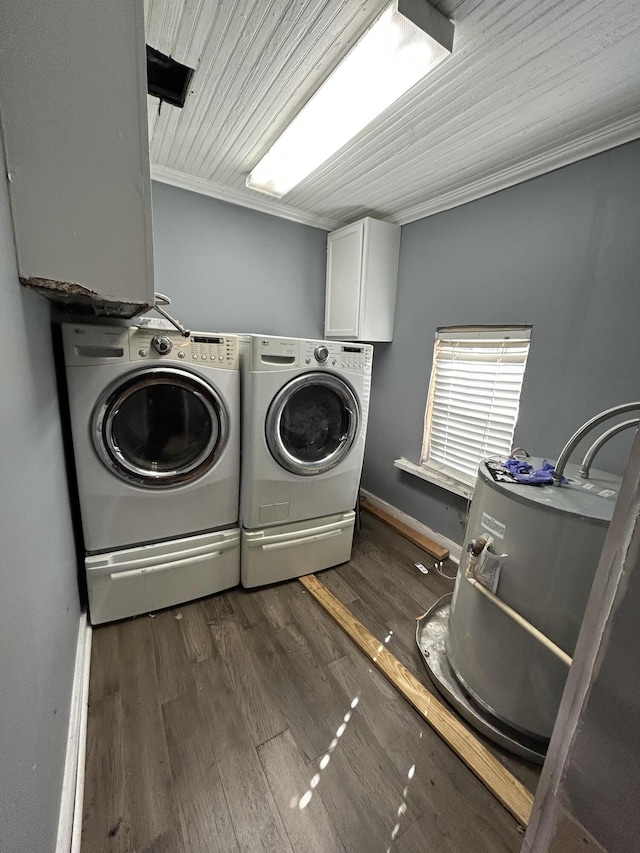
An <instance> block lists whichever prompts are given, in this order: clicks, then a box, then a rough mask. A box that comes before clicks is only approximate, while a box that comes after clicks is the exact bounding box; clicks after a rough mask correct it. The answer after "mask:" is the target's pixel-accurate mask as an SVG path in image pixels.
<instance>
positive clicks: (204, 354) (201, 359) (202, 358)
mask: <svg viewBox="0 0 640 853" xmlns="http://www.w3.org/2000/svg"><path fill="white" fill-rule="evenodd" d="M206 360H207V356H206V353H204V352H203V353H202V355H201V356H200V361H206Z"/></svg>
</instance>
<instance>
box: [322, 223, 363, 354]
mask: <svg viewBox="0 0 640 853" xmlns="http://www.w3.org/2000/svg"><path fill="white" fill-rule="evenodd" d="M363 244H364V222H356V223H354V224H353V225H348V226H347V227H345V228H340V229H339V230H338V231H334V232H333V233H332V234H329V236H328V238H327V293H326V304H325V335H326V337H328V338H329V337H331V338H343V339H348V338H357V337H358V332H359V327H360V312H361V285H362V249H363Z"/></svg>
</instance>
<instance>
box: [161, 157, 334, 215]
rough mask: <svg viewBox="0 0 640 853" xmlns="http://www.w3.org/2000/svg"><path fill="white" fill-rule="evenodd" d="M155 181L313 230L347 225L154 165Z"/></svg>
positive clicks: (263, 197) (264, 197)
mask: <svg viewBox="0 0 640 853" xmlns="http://www.w3.org/2000/svg"><path fill="white" fill-rule="evenodd" d="M151 178H152V180H154V181H159V182H160V183H162V184H170V185H171V186H173V187H180V188H181V189H183V190H190V191H191V192H194V193H199V194H200V195H206V196H210V197H211V198H217V199H219V200H220V201H226V202H229V203H230V204H237V205H240V207H248V208H250V209H251V210H257V211H258V212H259V213H268V214H270V215H271V216H279V217H280V218H281V219H288V220H290V221H291V222H298V223H300V224H301V225H310V226H312V227H313V228H321V229H322V230H323V231H334V230H335V229H336V228H340V226H341V225H344V223H343V222H340V221H338V220H333V219H327V218H325V217H321V216H314V215H313V214H312V213H308V212H307V211H304V210H299V209H298V208H295V207H287V206H286V205H283V204H281V203H279V202H277V201H276V200H273V201H271V200H270V199H269V198H267V197H266V196H260V195H256V198H253V194H252V196H248V195H247V194H246V193H244V192H242V191H240V190H236V189H233V188H231V187H225V186H222V185H221V184H214V183H213V182H212V181H207V180H205V179H204V178H198V177H195V176H193V175H187V174H186V173H185V172H179V171H177V170H176V169H169V168H167V167H166V166H159V165H156V164H152V165H151Z"/></svg>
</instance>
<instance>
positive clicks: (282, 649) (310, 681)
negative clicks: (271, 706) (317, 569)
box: [246, 601, 346, 761]
mask: <svg viewBox="0 0 640 853" xmlns="http://www.w3.org/2000/svg"><path fill="white" fill-rule="evenodd" d="M308 603H309V604H311V603H312V602H311V601H309V602H308ZM246 636H247V639H248V640H249V643H250V646H251V649H252V651H253V653H254V655H255V656H256V660H257V661H258V665H259V666H260V668H261V671H262V674H263V675H262V677H263V678H265V679H266V680H267V681H268V683H269V684H270V685H271V689H272V690H273V691H274V693H275V694H276V695H277V698H278V703H279V707H280V710H281V712H282V714H283V716H284V718H285V720H286V722H287V728H289V730H290V731H291V734H292V735H293V737H294V740H295V742H296V744H297V746H298V749H299V750H300V752H301V753H302V754H303V756H304V758H305V761H312V760H313V759H314V758H317V757H318V756H319V755H322V754H323V753H324V751H325V750H326V749H327V747H328V745H329V743H330V742H331V739H332V738H333V732H334V730H335V728H337V726H338V725H339V724H340V720H341V719H342V716H343V715H344V713H345V712H344V707H345V701H346V696H344V694H343V693H342V691H341V690H340V688H339V686H338V684H337V682H335V681H334V680H333V679H332V678H331V676H330V673H329V672H328V670H327V669H326V668H323V669H317V668H315V667H313V666H309V665H308V663H307V660H306V658H305V655H304V654H303V653H302V652H300V650H299V648H298V645H297V642H294V641H293V640H292V639H291V637H290V636H289V635H288V634H287V633H286V632H279V633H278V634H272V635H268V634H266V633H265V632H264V631H262V630H260V628H259V627H256V628H253V629H252V630H251V631H247V632H246Z"/></svg>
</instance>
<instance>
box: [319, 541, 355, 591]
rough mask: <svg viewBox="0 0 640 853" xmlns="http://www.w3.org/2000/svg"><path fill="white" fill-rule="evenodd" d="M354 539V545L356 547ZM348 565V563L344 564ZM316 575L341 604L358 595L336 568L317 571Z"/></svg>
mask: <svg viewBox="0 0 640 853" xmlns="http://www.w3.org/2000/svg"><path fill="white" fill-rule="evenodd" d="M355 541H357V538H356V540H354V547H356V545H355ZM346 565H347V566H348V565H349V564H348V563H347V564H346ZM318 577H320V578H321V580H322V582H323V584H324V585H325V586H326V587H327V589H328V590H330V591H331V592H332V593H333V594H334V595H335V597H336V598H339V599H340V601H341V602H342V603H343V604H350V603H351V602H352V601H355V600H356V598H357V597H358V593H357V592H354V591H353V589H351V587H350V586H349V583H348V581H347V580H346V579H345V578H343V577H342V575H341V574H340V573H339V572H338V570H337V569H336V568H333V569H327V570H326V571H323V572H318Z"/></svg>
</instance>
